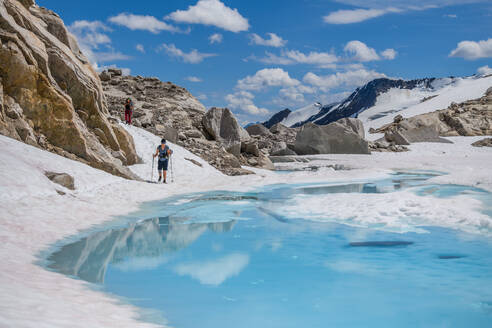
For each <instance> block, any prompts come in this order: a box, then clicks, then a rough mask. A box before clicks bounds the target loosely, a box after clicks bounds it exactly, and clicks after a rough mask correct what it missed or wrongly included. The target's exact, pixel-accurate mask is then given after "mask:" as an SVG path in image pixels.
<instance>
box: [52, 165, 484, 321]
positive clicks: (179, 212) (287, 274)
mask: <svg viewBox="0 0 492 328" xmlns="http://www.w3.org/2000/svg"><path fill="white" fill-rule="evenodd" d="M435 175H436V174H434V173H398V174H395V175H393V176H391V177H390V178H387V179H381V180H372V181H360V182H350V183H347V184H323V183H317V184H313V183H303V184H276V185H270V186H265V187H262V188H260V189H257V190H254V191H249V192H227V191H213V192H206V193H193V194H188V195H185V196H174V197H171V198H167V199H165V200H162V201H154V202H149V203H146V204H144V205H143V206H142V207H141V209H140V210H139V211H138V212H135V213H133V214H131V215H129V216H126V217H122V218H120V219H119V220H117V222H116V223H113V226H112V227H110V228H108V227H100V228H97V229H93V230H91V231H87V232H86V233H84V234H83V235H81V236H79V237H78V238H71V239H70V241H69V242H67V241H65V242H63V243H61V244H59V245H57V247H56V250H55V251H54V252H53V253H52V254H51V255H50V256H49V257H48V261H47V266H48V268H49V269H50V270H54V271H58V272H61V273H64V274H66V275H69V276H71V277H74V278H79V279H82V280H86V281H88V282H90V283H93V284H94V285H93V286H95V287H102V288H103V290H104V291H107V292H110V293H112V294H115V295H118V296H120V297H121V298H122V299H123V300H124V302H129V303H132V304H134V305H136V306H138V307H140V308H141V309H145V311H143V310H142V319H143V320H146V321H152V322H155V323H162V322H163V321H162V320H163V319H161V318H163V317H165V318H166V320H167V323H168V324H170V325H171V326H174V327H184V328H187V327H197V326H199V327H204V328H206V327H213V328H220V327H340V326H344V327H422V326H426V327H436V326H439V327H441V326H446V327H447V326H452V327H485V326H487V325H488V324H489V323H490V322H491V320H492V312H491V311H490V308H491V307H490V304H491V302H492V287H491V286H492V275H491V272H492V258H491V257H490V253H491V251H492V239H491V231H492V228H491V227H492V226H491V224H490V222H491V220H492V217H491V214H492V213H491V211H490V210H491V208H490V207H491V205H492V195H491V194H490V193H488V192H485V191H483V190H481V189H477V188H473V187H465V186H459V185H437V184H431V183H430V182H429V181H428V180H429V179H430V178H431V177H434V176H435ZM380 196H384V198H380ZM337 198H340V199H341V200H337ZM443 215H444V216H445V217H443ZM125 222H126V223H125ZM128 222H130V223H128Z"/></svg>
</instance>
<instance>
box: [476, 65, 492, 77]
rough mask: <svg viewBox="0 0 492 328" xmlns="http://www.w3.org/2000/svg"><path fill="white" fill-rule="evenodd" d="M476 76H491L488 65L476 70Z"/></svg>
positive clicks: (491, 70)
mask: <svg viewBox="0 0 492 328" xmlns="http://www.w3.org/2000/svg"><path fill="white" fill-rule="evenodd" d="M477 73H478V75H490V74H492V68H490V67H489V65H485V66H482V67H479V68H478V69H477Z"/></svg>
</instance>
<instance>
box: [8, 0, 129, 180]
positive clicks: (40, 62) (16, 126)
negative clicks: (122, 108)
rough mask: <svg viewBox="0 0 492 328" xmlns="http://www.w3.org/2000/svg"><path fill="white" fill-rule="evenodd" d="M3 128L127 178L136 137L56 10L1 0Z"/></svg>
mask: <svg viewBox="0 0 492 328" xmlns="http://www.w3.org/2000/svg"><path fill="white" fill-rule="evenodd" d="M0 27H1V28H0V133H1V134H3V135H6V136H8V137H11V138H14V139H17V140H19V141H23V142H25V143H27V144H30V145H33V146H36V147H40V148H43V149H46V150H48V151H51V152H55V153H57V154H59V155H62V156H65V157H68V158H71V159H75V160H79V161H82V162H84V163H87V164H89V165H91V166H93V167H96V168H99V169H103V170H105V171H107V172H110V173H112V174H116V175H119V176H122V177H125V178H136V176H135V175H134V174H133V173H132V172H131V171H130V170H129V169H128V168H126V167H125V165H132V164H135V163H137V162H138V160H139V159H138V157H137V155H136V152H135V146H134V143H133V139H132V137H131V136H130V135H129V134H128V133H127V132H126V131H125V130H124V129H123V128H122V127H121V126H119V125H117V124H114V122H111V121H109V120H108V118H107V116H108V111H107V108H106V106H105V104H104V101H103V99H104V95H103V92H102V87H101V83H100V80H99V77H98V75H97V73H96V72H95V71H94V70H93V68H92V66H91V64H90V63H89V61H88V60H87V58H86V57H85V56H84V55H83V54H82V53H81V51H80V50H79V48H78V45H77V42H76V40H75V38H74V37H73V36H72V35H71V34H70V33H69V32H68V31H67V29H66V27H65V25H64V24H63V21H62V20H61V18H60V17H59V16H58V15H57V14H55V13H54V12H52V11H50V10H47V9H45V8H42V7H39V6H37V5H36V4H35V3H34V1H33V0H23V1H18V0H2V1H0Z"/></svg>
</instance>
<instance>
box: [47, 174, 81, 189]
mask: <svg viewBox="0 0 492 328" xmlns="http://www.w3.org/2000/svg"><path fill="white" fill-rule="evenodd" d="M44 175H45V176H46V177H47V178H48V179H50V180H51V181H53V182H54V183H57V184H59V185H60V186H63V187H65V188H67V189H70V190H75V181H74V178H73V177H72V176H71V175H70V174H68V173H56V172H45V173H44Z"/></svg>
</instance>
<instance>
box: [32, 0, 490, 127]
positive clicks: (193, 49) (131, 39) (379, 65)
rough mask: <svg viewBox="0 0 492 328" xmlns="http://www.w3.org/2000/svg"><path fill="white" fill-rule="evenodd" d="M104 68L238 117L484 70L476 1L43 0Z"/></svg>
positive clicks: (482, 8) (486, 44)
mask: <svg viewBox="0 0 492 328" xmlns="http://www.w3.org/2000/svg"><path fill="white" fill-rule="evenodd" d="M37 2H38V4H39V5H41V6H44V7H47V8H49V9H52V10H54V11H55V12H57V13H58V14H59V15H60V16H61V17H62V19H63V20H64V21H65V24H66V25H67V26H69V29H70V30H71V31H72V32H73V33H74V34H75V35H76V36H77V38H78V39H79V43H80V44H81V48H82V49H83V51H84V52H85V53H86V55H88V57H89V58H90V59H91V61H92V62H93V63H94V65H96V66H97V67H98V68H99V69H102V68H104V67H106V66H117V67H120V68H126V69H128V70H130V72H131V74H133V75H142V76H157V77H158V78H160V79H161V80H163V81H171V82H173V83H176V84H178V85H182V86H184V87H186V88H188V89H189V90H190V91H191V92H192V93H193V94H194V95H195V96H196V97H198V98H199V99H200V100H201V101H202V102H203V103H204V104H205V105H206V106H207V107H211V106H221V107H222V106H227V107H229V108H231V109H232V110H233V111H234V112H235V113H236V114H237V115H238V116H239V117H240V120H241V121H242V122H246V121H257V120H263V119H265V118H267V117H269V116H270V115H272V114H273V113H275V112H277V111H278V110H281V109H283V108H286V107H288V108H291V109H296V108H299V107H302V106H304V105H307V104H310V103H312V102H314V101H321V102H322V103H330V102H333V101H336V100H339V99H340V98H342V97H344V96H346V95H347V94H348V93H350V92H352V91H353V90H354V88H356V87H357V86H360V85H362V84H364V83H366V82H368V81H369V80H371V79H373V78H377V77H381V76H388V77H401V78H405V79H412V78H421V77H444V76H466V75H472V74H476V73H477V70H479V71H478V72H480V73H482V74H483V73H487V72H489V71H490V72H491V73H492V69H491V68H490V67H491V66H492V3H491V2H490V1H480V0H476V1H474V0H414V1H408V0H407V1H403V0H393V1H382V0H337V1H328V0H283V1H266V0H264V1H256V0H249V1H244V0H174V1H173V0H167V1H154V0H138V1H136V0H131V1H130V0H119V1H101V0H97V1H96V0H85V1H84V3H83V4H82V5H81V4H80V2H79V1H66V0H38V1H37Z"/></svg>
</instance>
